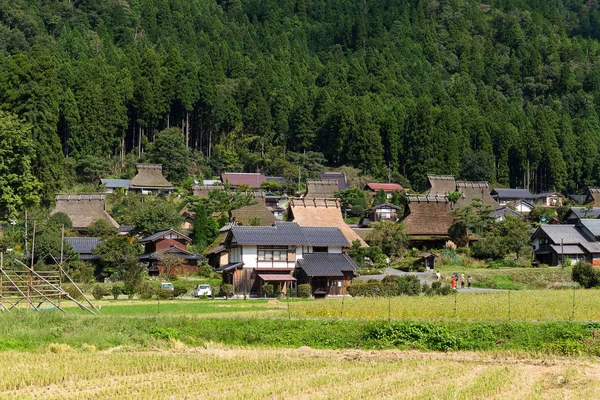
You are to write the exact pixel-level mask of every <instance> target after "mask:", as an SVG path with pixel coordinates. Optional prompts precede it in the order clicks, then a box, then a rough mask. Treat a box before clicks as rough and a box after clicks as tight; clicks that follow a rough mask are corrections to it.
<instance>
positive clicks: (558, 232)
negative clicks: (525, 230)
mask: <svg viewBox="0 0 600 400" xmlns="http://www.w3.org/2000/svg"><path fill="white" fill-rule="evenodd" d="M580 229H581V228H578V227H577V226H575V225H540V226H539V227H538V228H537V229H536V231H535V232H534V233H533V237H534V238H535V237H539V236H542V233H544V234H545V236H547V237H548V238H549V239H550V241H551V242H552V243H551V244H555V245H560V244H561V242H562V244H573V245H575V244H577V245H580V246H581V247H583V248H584V249H585V250H587V251H588V252H590V253H600V243H599V242H596V241H594V240H591V239H590V238H587V237H586V236H585V235H587V234H584V233H583V232H582V231H581V230H580Z"/></svg>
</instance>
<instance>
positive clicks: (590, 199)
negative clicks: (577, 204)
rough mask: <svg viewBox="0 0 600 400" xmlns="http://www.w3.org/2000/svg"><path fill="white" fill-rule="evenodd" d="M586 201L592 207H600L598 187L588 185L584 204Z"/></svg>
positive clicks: (599, 189) (599, 190) (599, 188)
mask: <svg viewBox="0 0 600 400" xmlns="http://www.w3.org/2000/svg"><path fill="white" fill-rule="evenodd" d="M588 203H591V204H590V205H591V206H593V207H600V187H592V186H590V187H588V189H587V195H586V198H585V204H588Z"/></svg>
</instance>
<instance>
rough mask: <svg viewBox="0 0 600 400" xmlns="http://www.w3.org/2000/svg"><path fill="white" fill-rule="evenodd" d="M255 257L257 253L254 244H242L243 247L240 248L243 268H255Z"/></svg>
mask: <svg viewBox="0 0 600 400" xmlns="http://www.w3.org/2000/svg"><path fill="white" fill-rule="evenodd" d="M257 257H258V253H257V252H256V246H244V249H243V250H242V261H243V262H244V268H256V259H257Z"/></svg>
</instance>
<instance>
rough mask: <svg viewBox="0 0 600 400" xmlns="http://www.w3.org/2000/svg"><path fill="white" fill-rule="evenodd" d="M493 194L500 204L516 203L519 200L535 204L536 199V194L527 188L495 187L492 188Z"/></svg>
mask: <svg viewBox="0 0 600 400" xmlns="http://www.w3.org/2000/svg"><path fill="white" fill-rule="evenodd" d="M491 195H492V197H493V198H494V199H495V200H496V201H497V202H498V204H499V205H500V206H506V205H509V204H514V203H515V202H517V201H519V200H525V201H527V202H528V203H529V204H533V202H534V201H535V199H536V196H535V195H533V194H531V193H530V192H529V190H527V189H509V188H495V189H494V190H492V193H491Z"/></svg>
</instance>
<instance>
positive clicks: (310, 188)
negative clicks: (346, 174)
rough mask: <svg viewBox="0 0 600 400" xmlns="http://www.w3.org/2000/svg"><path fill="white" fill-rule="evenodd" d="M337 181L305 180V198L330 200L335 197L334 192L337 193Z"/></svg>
mask: <svg viewBox="0 0 600 400" xmlns="http://www.w3.org/2000/svg"><path fill="white" fill-rule="evenodd" d="M338 190H339V189H338V181H337V180H335V179H327V180H310V179H309V180H307V181H306V194H305V195H304V197H307V198H328V197H329V198H330V197H335V192H336V191H338Z"/></svg>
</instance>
